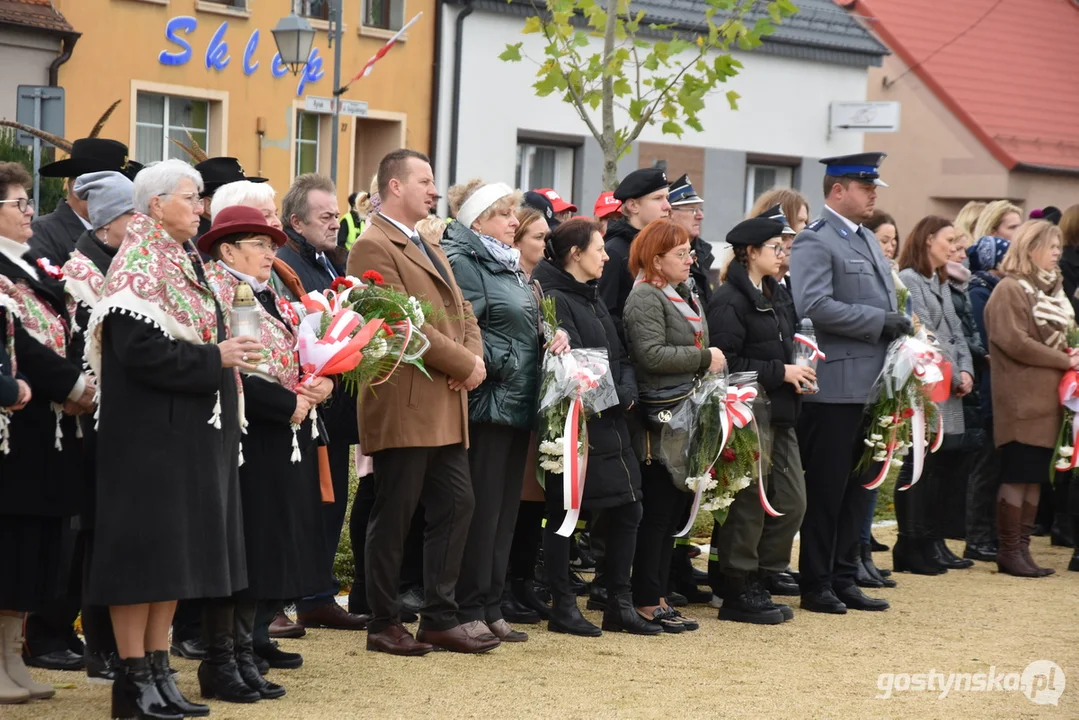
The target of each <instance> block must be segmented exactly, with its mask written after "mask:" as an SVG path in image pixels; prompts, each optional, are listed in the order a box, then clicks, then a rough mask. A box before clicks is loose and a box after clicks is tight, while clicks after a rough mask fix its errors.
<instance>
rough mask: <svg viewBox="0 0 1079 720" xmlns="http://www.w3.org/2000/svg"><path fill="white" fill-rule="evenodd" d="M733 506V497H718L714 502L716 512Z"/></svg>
mask: <svg viewBox="0 0 1079 720" xmlns="http://www.w3.org/2000/svg"><path fill="white" fill-rule="evenodd" d="M733 504H734V498H733V497H720V498H716V500H715V505H716V507H715V509H716V510H725V509H727V508H729V507H730V506H731V505H733Z"/></svg>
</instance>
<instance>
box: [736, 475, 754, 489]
mask: <svg viewBox="0 0 1079 720" xmlns="http://www.w3.org/2000/svg"><path fill="white" fill-rule="evenodd" d="M752 482H753V478H751V477H749V476H748V475H743V476H742V477H740V478H738V479H736V480H734V482H732V483H731V486H732V487H733V488H734V491H735V492H737V491H739V490H745V489H746V488H747V487H749V485H750V483H752Z"/></svg>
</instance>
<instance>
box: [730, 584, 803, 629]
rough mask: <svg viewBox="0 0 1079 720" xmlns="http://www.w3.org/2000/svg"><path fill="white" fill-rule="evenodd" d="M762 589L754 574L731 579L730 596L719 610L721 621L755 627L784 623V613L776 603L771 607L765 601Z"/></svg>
mask: <svg viewBox="0 0 1079 720" xmlns="http://www.w3.org/2000/svg"><path fill="white" fill-rule="evenodd" d="M760 589H762V587H761V586H760V585H759V583H758V582H757V580H756V577H755V576H754V575H752V574H750V575H747V576H745V577H737V576H735V577H730V582H729V584H728V591H727V592H728V595H727V597H726V598H725V599H724V600H723V607H721V608H720V609H719V619H720V620H732V621H734V622H742V623H752V624H754V625H778V624H779V623H781V622H783V620H784V616H783V612H782V611H781V610H780V609H779V607H778V606H777V605H775V604H774V603H771V607H769V604H770V603H769V602H766V601H765V599H764V596H763V595H762V594H761V593H760V592H759V590H760ZM788 609H789V608H788ZM791 616H792V617H793V612H792V613H791Z"/></svg>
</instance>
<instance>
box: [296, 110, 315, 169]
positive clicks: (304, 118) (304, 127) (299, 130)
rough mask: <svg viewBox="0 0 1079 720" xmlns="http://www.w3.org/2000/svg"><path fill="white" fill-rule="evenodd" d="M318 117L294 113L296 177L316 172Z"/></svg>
mask: <svg viewBox="0 0 1079 720" xmlns="http://www.w3.org/2000/svg"><path fill="white" fill-rule="evenodd" d="M319 125H320V116H319V115H317V114H315V113H309V112H304V111H303V110H297V111H296V173H295V174H296V175H303V174H304V173H314V172H318V141H319Z"/></svg>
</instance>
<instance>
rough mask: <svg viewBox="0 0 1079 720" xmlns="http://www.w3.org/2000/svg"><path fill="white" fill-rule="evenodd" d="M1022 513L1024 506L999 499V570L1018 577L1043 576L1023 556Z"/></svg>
mask: <svg viewBox="0 0 1079 720" xmlns="http://www.w3.org/2000/svg"><path fill="white" fill-rule="evenodd" d="M1022 513H1023V510H1022V508H1020V507H1017V506H1015V505H1009V504H1008V503H1007V501H1005V500H997V534H998V535H999V536H1000V549H998V550H997V571H998V572H1002V573H1005V574H1006V575H1015V576H1017V577H1043V576H1042V575H1040V574H1039V573H1038V571H1037V569H1036V568H1034V567H1032V566H1031V565H1029V564H1028V563H1027V561H1026V558H1025V557H1023V552H1022V539H1021V532H1022V529H1021V524H1022V521H1021V517H1022Z"/></svg>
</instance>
